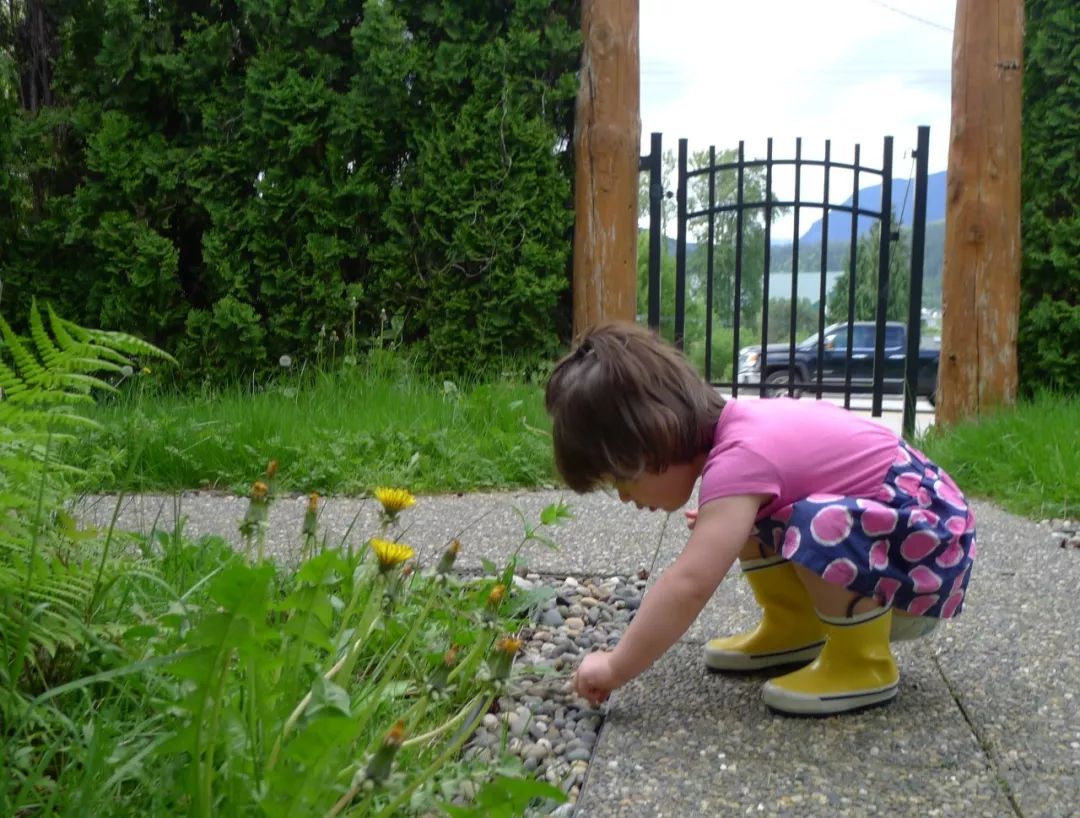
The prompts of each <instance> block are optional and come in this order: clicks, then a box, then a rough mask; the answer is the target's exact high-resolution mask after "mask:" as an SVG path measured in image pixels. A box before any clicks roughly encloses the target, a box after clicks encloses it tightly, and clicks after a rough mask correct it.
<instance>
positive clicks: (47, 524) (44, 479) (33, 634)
mask: <svg viewBox="0 0 1080 818" xmlns="http://www.w3.org/2000/svg"><path fill="white" fill-rule="evenodd" d="M46 314H47V317H48V320H47V321H46V320H44V319H43V317H42V314H41V311H40V310H39V309H38V307H37V305H36V304H32V305H31V308H30V316H29V338H23V337H20V336H19V335H17V334H16V333H15V332H14V330H12V328H11V326H10V325H9V324H8V323H7V321H5V320H4V319H3V318H2V317H0V509H3V510H4V511H3V512H2V513H0V653H2V654H3V658H4V660H5V661H4V662H3V664H4V665H5V666H6V667H7V668H8V669H10V670H14V671H15V672H14V673H10V674H6V680H7V683H8V684H9V685H11V686H15V687H16V688H17V687H18V686H19V685H20V681H21V679H20V677H22V676H25V675H26V674H27V673H29V674H31V675H41V660H42V659H43V658H49V657H55V656H56V654H57V651H59V650H60V649H61V648H75V647H76V646H78V645H79V644H82V643H84V642H85V640H86V639H87V637H88V636H89V635H90V632H91V628H90V626H89V625H88V623H89V621H90V617H89V616H88V613H89V609H90V607H91V604H92V601H93V599H94V597H95V594H96V590H97V584H98V582H99V581H100V580H101V572H100V571H99V570H98V566H96V565H93V564H91V563H90V562H89V560H88V559H87V557H88V555H87V554H85V553H80V552H79V550H78V548H77V547H76V546H75V544H74V543H72V542H71V541H70V538H69V537H68V536H67V534H66V533H65V532H64V529H63V526H60V525H57V524H56V520H57V518H58V515H60V514H61V512H62V511H63V508H64V504H65V501H66V500H67V492H66V485H67V483H66V478H67V477H69V476H70V475H71V474H72V473H77V472H78V470H77V469H75V468H74V467H73V466H71V465H69V464H67V463H65V462H64V460H63V451H64V449H63V447H64V444H65V443H66V442H68V441H69V440H71V439H72V438H73V437H74V436H75V435H76V434H77V433H79V432H80V431H82V430H85V429H86V428H88V427H89V428H94V427H96V425H97V424H95V423H94V422H93V421H92V420H90V419H89V418H87V417H86V416H85V415H83V414H82V413H81V411H80V410H81V409H82V407H84V406H85V405H86V404H89V403H93V401H94V397H93V395H94V393H95V392H115V391H116V390H115V388H114V387H113V386H112V385H111V384H110V383H109V382H108V381H107V380H105V379H104V377H103V376H108V375H119V374H122V373H123V372H124V367H128V366H131V365H132V364H131V361H130V360H129V357H128V356H137V357H139V358H150V357H153V358H157V359H164V360H166V361H170V362H172V363H175V361H174V360H173V358H172V357H171V356H169V355H168V354H166V353H164V352H162V351H161V350H159V349H157V348H156V347H154V346H151V345H150V344H148V343H146V342H145V341H142V340H140V339H138V338H135V337H133V336H130V335H126V334H124V333H118V332H104V331H101V330H90V329H85V328H83V327H79V326H77V325H75V324H72V323H71V322H70V321H65V320H64V319H62V318H60V317H59V316H57V315H56V313H55V312H53V310H52V309H51V308H50V307H46ZM11 692H12V693H15V694H16V695H17V694H18V690H12V691H11Z"/></svg>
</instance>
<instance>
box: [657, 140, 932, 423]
mask: <svg viewBox="0 0 1080 818" xmlns="http://www.w3.org/2000/svg"><path fill="white" fill-rule="evenodd" d="M929 142H930V129H929V128H928V127H926V126H923V127H920V128H919V129H918V141H917V147H916V148H915V150H914V151H913V152H912V156H913V159H914V165H915V167H914V203H913V211H912V221H911V266H910V284H911V286H910V291H909V293H908V294H907V296H908V298H907V320H906V322H902V321H891V322H890V321H888V320H887V312H888V307H889V292H890V286H889V276H890V259H891V257H892V256H891V254H892V252H893V249H894V247H895V245H896V243H897V242H898V241H899V240H900V233H899V231H895V232H894V230H893V221H892V220H893V206H892V198H893V196H892V194H893V191H892V183H893V138H892V137H891V136H889V137H885V138H884V144H883V150H882V155H881V156H882V159H881V165H880V167H873V166H871V165H868V164H865V163H864V161H863V157H862V151H861V148H860V146H858V145H856V146H855V150H854V159H853V160H852V161H851V162H845V161H839V160H837V159H835V158H834V157H833V156H832V151H831V144H830V142H829V141H826V142H825V149H824V155H823V157H822V158H807V157H806V156H804V155H803V146H802V140H801V139H797V140H796V141H795V155H794V157H793V158H777V157H776V156H775V155H774V152H773V140H772V139H770V140H768V143H767V150H766V155H765V158H764V159H747V158H746V155H745V147H744V143H742V142H740V143H739V147H738V151H737V152H729V154H731V155H730V156H729V157H728V159H729V161H721V162H717V161H716V159H717V157H716V150H715V148H713V147H710V148H709V150H708V158H707V160H706V161H705V162H704V163H703V164H702V165H701V166H699V167H694V168H691V167H690V166H689V164H690V162H689V152H688V145H687V140H685V139H680V140H679V152H678V183H677V189H676V213H677V237H676V240H675V280H674V293H673V302H674V304H673V307H674V311H673V312H674V314H673V327H669V328H668V331H669V333H670V334H671V335H672V336H673V337H672V340H673V341H674V342H675V344H676V345H677V346H679V347H680V348H681V347H683V345H684V341H685V340H686V311H687V230H688V225H689V224H690V223H692V222H694V221H695V220H705V222H706V226H705V230H704V235H703V236H702V238H703V244H704V250H705V258H704V270H703V278H704V282H703V284H704V287H703V289H704V293H703V294H704V297H705V301H706V308H705V311H704V314H705V318H704V345H705V349H704V362H703V367H704V374H705V378H706V379H707V380H708V381H709V382H710V383H712V384H713V385H715V386H717V387H719V388H722V389H728V390H730V391H731V394H732V395H733V396H735V397H737V396H738V394H739V390H740V388H742V389H743V391H747V390H754V391H756V392H757V393H758V394H759V396H761V397H768V396H771V395H776V394H782V393H785V392H786V393H787V394H788V395H792V396H797V395H800V394H803V393H806V394H814V395H816V397H817V398H821V397H822V395H823V394H824V393H826V392H829V393H842V394H843V395H844V406H845V407H846V408H850V407H851V398H852V396H853V395H866V394H869V395H870V396H871V412H872V414H873V415H874V416H880V415H881V414H882V407H883V396H884V395H885V394H902V395H903V396H904V401H903V406H904V410H903V411H904V414H903V431H904V434H905V436H910V435H911V433H912V432H913V431H914V427H915V411H916V400H917V397H918V396H919V394H920V393H921V394H923V395H929V396H930V398H931V401H932V400H933V397H934V396H933V391H934V389H935V388H936V375H937V358H936V355H937V353H936V351H934V350H923V351H922V354H921V355H920V346H921V345H920V340H921V324H922V283H923V260H924V253H925V238H926V205H927V167H928V164H927V154H928V151H929ZM662 147H663V145H662V137H661V135H660V134H658V133H654V134H652V141H651V146H650V153H649V155H648V156H643V157H641V163H640V168H641V170H642V171H647V172H648V173H649V259H648V308H647V321H648V324H649V326H650V327H652V328H654V329H656V330H659V329H660V327H661V302H662V297H661V245H662V242H667V241H669V239H668V238H667V237H666V236H664V235H663V231H662V213H661V208H662V206H663V200H664V196H665V191H664V189H663V165H662V162H663V151H662ZM778 168H791V169H792V170H793V173H794V183H795V184H794V196H793V197H792V198H791V199H787V200H780V199H776V198H774V196H773V192H772V191H773V180H774V174H775V173H776V171H777V169H778ZM807 168H819V169H820V171H816V172H815V173H820V174H821V177H822V179H823V184H822V186H821V189H820V196H821V198H820V199H818V198H816V196H817V193H818V192H817V191H815V192H814V193H812V194H807V193H806V190H805V189H804V184H803V179H804V171H805V170H806V169H807ZM838 171H839V172H842V173H844V175H847V174H850V176H851V179H852V183H851V199H850V204H847V203H845V204H834V203H832V201H831V199H830V193H831V192H832V193H835V190H836V189H835V188H834V190H833V191H830V182H831V181H832V180H833V178H834V174H835V173H836V172H838ZM788 172H791V171H788ZM750 177H753V178H754V179H756V180H757V186H756V187H755V186H754V185H748V180H749V178H750ZM718 178H722V179H724V180H725V182H726V187H727V190H726V192H725V193H724V194H723V195H718V191H717V180H718ZM868 179H869V180H876V179H880V185H881V201H880V205H878V206H877V207H872V206H867V204H866V203H863V202H860V200H859V194H860V188H863V187H865V185H866V182H867V180H868ZM697 180H701V181H697ZM762 182H763V185H762V184H761V183H762ZM695 183H696V184H697V185H698V188H699V189H700V195H699V196H698V197H697V201H696V202H694V204H695V205H696V207H693V208H692V207H691V202H690V197H689V195H688V190H689V188H690V186H691V185H692V184H695ZM706 190H707V193H706V192H705V191H706ZM667 195H668V196H670V194H667ZM905 202H906V197H905ZM805 209H813V210H816V211H819V212H820V213H821V214H822V217H821V221H820V231H821V240H820V254H821V262H820V278H819V281H818V282H817V284H818V286H817V287H816V288H814V290H815V291H814V292H813V294H814V295H816V296H817V299H818V300H817V335H816V336H812V337H811V338H809V339H805V340H804V341H802V342H798V340H797V338H796V334H797V326H796V321H797V314H798V308H799V305H800V302H799V276H800V273H802V274H803V275H806V274H807V271H806V270H800V267H799V254H800V250H801V249H805V248H800V216H801V215H802V214H803V211H804V210H805ZM781 212H784V213H790V214H791V215H793V218H794V229H793V231H792V244H791V248H790V249H791V263H790V266H791V285H790V289H789V291H787V290H786V291H785V292H784V293H782V295H783V296H784V297H789V298H790V302H789V307H788V309H789V312H790V319H789V320H790V325H789V326H788V328H787V329H788V333H787V343H786V347H783V348H781V345H779V344H773V345H770V344H769V343H768V338H769V309H770V292H769V289H770V286H769V284H770V282H769V279H770V277H771V276H772V275H775V274H776V273H777V271H776V270H771V269H770V268H771V266H773V265H772V259H771V253H772V248H773V244H772V225H773V221H774V217H775V215H776V214H777V213H781ZM834 214H840V218H841V219H842V218H844V217H845V216H846V217H848V218H849V219H850V224H851V227H850V231H848V232H847V233H846V234H845V235H844V239H845V243H846V244H847V247H848V253H847V255H848V263H847V269H846V271H841V274H842V273H843V272H846V273H847V277H848V289H847V293H846V295H847V310H846V320H845V321H840V322H837V323H834V324H833V325H832V326H831V327H827V326H826V300H827V296H828V295H829V294H828V293H827V292H826V285H827V274H828V273H829V272H830V271H828V270H827V266H828V261H829V258H828V257H829V247H830V245H829V229H830V222H831V221H833V219H832V218H831V217H832V216H833V215H834ZM732 217H733V218H732ZM718 218H719V219H723V220H724V224H725V225H727V228H728V230H727V235H726V236H723V237H718V236H717V230H716V227H717V220H718ZM860 219H862V220H863V222H862V223H863V225H864V226H865V223H866V220H868V219H869V220H871V221H876V222H877V223H878V224H880V230H879V236H880V239H879V241H878V247H877V248H876V255H877V264H876V267H877V269H876V277H877V283H876V304H875V305H874V308H873V318H872V320H862V321H857V320H856V312H855V308H856V282H857V278H858V275H857V270H856V261H857V256H858V247H859V234H860V232H861V231H860ZM751 224H753V225H756V227H757V231H758V234H757V235H756V241H757V242H758V243H759V244H760V242H761V241H762V240H763V241H764V248H763V253H764V258H763V259H758V261H759V262H760V261H763V269H758V265H756V264H755V265H751V267H752V269H748V268H747V263H746V259H745V257H744V256H745V255H746V253H745V249H744V244H745V243H746V241H747V240H748V238H747V237H748V234H747V228H748V225H751ZM732 228H733V229H732ZM761 232H763V234H764V235H763V236H762V235H760V233H761ZM732 233H733V235H731V234H732ZM732 244H733V245H734V246H733V247H732V246H731V245H732ZM718 248H720V249H722V250H724V252H726V253H728V254H729V255H728V257H727V258H728V262H729V263H728V264H727V265H726V266H724V269H722V270H721V271H719V273H718V271H717V269H716V252H717V249H718ZM759 252H760V248H759ZM731 253H733V256H732V255H731ZM697 262H698V266H699V267H700V266H701V264H700V262H701V259H700V257H699V258H698V259H697ZM815 272H817V271H815ZM833 272H834V274H835V271H833ZM759 275H760V279H758V276H759ZM700 279H701V276H698V278H697V279H696V282H697V284H698V285H699V288H700V285H701V284H702V282H701V280H700ZM898 280H899V279H898ZM748 282H752V283H753V286H754V288H756V287H757V286H760V288H761V292H760V298H761V310H760V323H758V325H757V327H753V328H750V331H749V332H748V331H747V330H748V328H747V327H746V326H745V324H747V323H750V322H751V321H752V320H755V319H756V318H757V315H756V309H755V310H753V312H752V313H751V314H750V315H748V314H747V312H746V309H745V306H746V302H747V298H746V290H747V285H748ZM717 287H722V288H723V290H722V292H721V293H720V297H719V298H718V293H717ZM838 289H839V288H838ZM804 292H805V290H804ZM755 293H756V290H755ZM700 294H701V293H699V295H700ZM669 297H670V290H669ZM754 297H755V298H756V294H755V296H754ZM729 299H730V300H729ZM718 301H719V302H720V306H721V307H724V308H725V313H726V315H727V316H728V319H727V320H726V323H725V325H724V326H723V327H722V329H723V331H724V332H730V333H731V334H732V339H733V340H732V348H731V353H730V354H731V370H730V373H731V376H730V378H729V379H725V378H723V377H716V370H717V368H718V367H717V366H716V362H715V361H714V360H713V338H714V331H715V329H716V327H715V326H714V324H715V322H716V320H717V317H716V315H715V314H714V313H715V310H714V304H716V303H717V302H718ZM725 305H726V306H725ZM670 308H671V306H670V305H669V306H667V308H666V310H665V313H666V314H668V315H670V312H667V311H668V310H670ZM755 332H757V333H758V334H759V335H760V338H759V345H758V346H757V347H754V346H751V347H748V348H743V346H742V343H741V341H742V340H743V339H745V338H746V336H747V335H753V334H754V333H755ZM740 336H742V337H740ZM770 347H771V349H770ZM770 358H771V360H770ZM719 369H720V371H721V372H726V363H725V362H721V366H720V367H719ZM755 373H756V377H755Z"/></svg>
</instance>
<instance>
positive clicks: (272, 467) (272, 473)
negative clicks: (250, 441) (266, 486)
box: [266, 460, 278, 480]
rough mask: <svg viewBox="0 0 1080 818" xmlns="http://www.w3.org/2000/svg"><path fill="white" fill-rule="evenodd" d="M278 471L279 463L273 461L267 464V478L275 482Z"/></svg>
mask: <svg viewBox="0 0 1080 818" xmlns="http://www.w3.org/2000/svg"><path fill="white" fill-rule="evenodd" d="M277 469H278V465H277V461H276V460H271V461H270V462H269V463H267V464H266V476H267V477H269V478H270V479H271V480H273V479H274V478H275V477H277Z"/></svg>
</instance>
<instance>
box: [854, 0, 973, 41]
mask: <svg viewBox="0 0 1080 818" xmlns="http://www.w3.org/2000/svg"><path fill="white" fill-rule="evenodd" d="M870 2H871V3H877V5H879V6H881V7H882V8H887V9H888V10H889V11H891V12H894V13H896V14H899V15H900V16H901V17H907V18H908V19H909V20H914V21H915V22H917V23H922V24H923V25H926V26H930V28H936V29H937V30H938V31H944V32H945V33H946V34H952V33H953V30H952V29H951V28H949V27H948V26H943V25H942V24H941V23H935V22H934V21H933V20H927V19H926V18H925V17H919V16H918V15H917V14H912V13H911V12H910V11H904V10H903V9H898V8H897V7H896V6H893V5H890V4H889V3H886V2H885V0H870Z"/></svg>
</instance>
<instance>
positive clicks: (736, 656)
mask: <svg viewBox="0 0 1080 818" xmlns="http://www.w3.org/2000/svg"><path fill="white" fill-rule="evenodd" d="M823 647H825V640H824V639H822V640H821V641H820V642H815V643H813V644H812V645H807V646H806V647H802V648H792V649H789V650H777V651H773V652H771V653H742V652H740V651H736V650H730V651H729V650H710V649H709V647H708V645H706V646H705V667H707V668H708V669H709V670H731V671H742V672H745V671H752V670H765V669H766V668H770V667H780V666H781V665H795V664H803V665H805V664H808V663H809V662H812V661H814V660H815V659H816V658H817V656H818V654H819V653H821V649H822V648H823Z"/></svg>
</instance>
